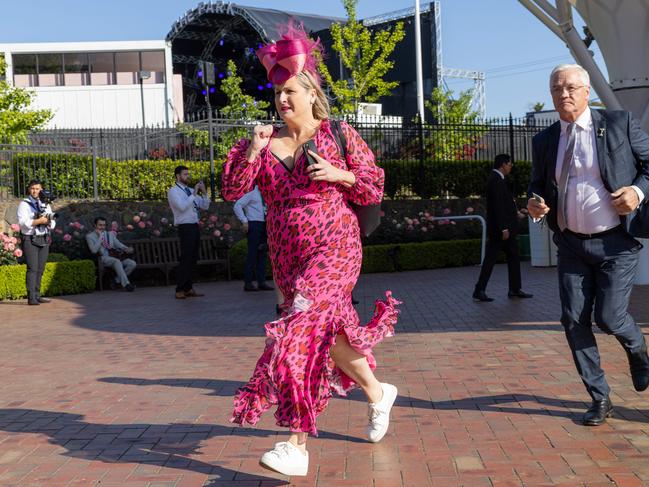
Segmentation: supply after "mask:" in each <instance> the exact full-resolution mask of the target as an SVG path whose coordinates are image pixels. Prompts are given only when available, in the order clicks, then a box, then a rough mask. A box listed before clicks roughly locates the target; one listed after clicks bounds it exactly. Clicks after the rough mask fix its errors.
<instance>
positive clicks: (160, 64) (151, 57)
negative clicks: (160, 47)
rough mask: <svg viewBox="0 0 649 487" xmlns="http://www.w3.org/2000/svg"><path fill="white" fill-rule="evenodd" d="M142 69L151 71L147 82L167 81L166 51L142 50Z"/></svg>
mask: <svg viewBox="0 0 649 487" xmlns="http://www.w3.org/2000/svg"><path fill="white" fill-rule="evenodd" d="M141 55H142V69H143V70H145V71H150V72H151V77H150V78H149V79H148V80H144V82H145V83H164V82H165V53H164V51H142V53H141Z"/></svg>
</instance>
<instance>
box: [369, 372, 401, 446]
mask: <svg viewBox="0 0 649 487" xmlns="http://www.w3.org/2000/svg"><path fill="white" fill-rule="evenodd" d="M381 389H383V397H382V398H381V400H380V401H379V402H377V403H369V404H368V413H369V420H370V422H369V424H368V425H367V439H368V440H369V441H371V442H372V443H378V442H379V441H381V439H382V438H383V437H384V436H385V434H386V433H387V432H388V426H389V425H390V410H391V409H392V405H393V404H394V401H395V399H396V398H397V388H396V387H394V386H393V385H392V384H385V383H381Z"/></svg>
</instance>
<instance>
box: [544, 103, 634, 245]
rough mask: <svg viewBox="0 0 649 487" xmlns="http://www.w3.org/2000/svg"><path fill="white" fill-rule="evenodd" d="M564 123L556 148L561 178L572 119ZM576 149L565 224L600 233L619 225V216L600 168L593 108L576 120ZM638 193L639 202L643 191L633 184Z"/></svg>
mask: <svg viewBox="0 0 649 487" xmlns="http://www.w3.org/2000/svg"><path fill="white" fill-rule="evenodd" d="M560 123H561V135H560V137H559V146H558V148H557V167H556V171H555V178H556V180H557V181H559V179H560V177H561V168H562V166H563V158H564V155H565V152H566V144H567V141H568V133H567V130H568V126H569V125H570V122H566V121H564V120H561V121H560ZM575 137H576V139H575V150H574V153H573V160H572V161H573V162H572V165H571V166H570V172H569V173H568V185H567V189H566V198H565V205H566V225H567V227H568V229H569V230H572V231H573V232H577V233H585V234H591V233H599V232H604V231H606V230H609V229H611V228H614V227H616V226H618V225H619V224H620V217H619V215H618V214H617V212H616V211H615V209H614V208H613V203H612V202H613V198H612V197H611V194H610V193H609V192H608V190H607V189H606V187H605V186H604V181H602V175H601V173H600V171H599V160H598V158H597V141H596V138H595V129H594V127H593V118H592V115H591V112H590V108H586V110H585V111H584V113H582V114H581V115H580V116H579V118H577V120H576V121H575ZM631 187H632V188H633V189H635V191H636V192H637V193H638V198H640V201H642V200H643V199H644V194H643V192H642V191H641V190H640V188H638V187H637V186H631Z"/></svg>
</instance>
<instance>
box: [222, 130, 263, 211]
mask: <svg viewBox="0 0 649 487" xmlns="http://www.w3.org/2000/svg"><path fill="white" fill-rule="evenodd" d="M249 145H250V141H249V140H248V139H241V140H240V141H239V142H237V144H236V145H235V146H234V147H232V149H231V150H230V152H229V154H228V157H227V159H226V161H225V163H224V164H223V176H222V182H223V185H222V188H221V195H222V196H223V199H224V200H226V201H235V200H238V199H239V198H241V197H242V196H243V195H245V194H246V193H248V192H250V191H251V190H252V189H253V188H254V186H255V178H256V177H257V173H258V172H259V168H260V167H261V155H259V156H258V157H257V158H256V159H255V160H254V161H252V162H248V158H247V157H246V153H247V152H248V146H249Z"/></svg>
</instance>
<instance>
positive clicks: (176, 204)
mask: <svg viewBox="0 0 649 487" xmlns="http://www.w3.org/2000/svg"><path fill="white" fill-rule="evenodd" d="M174 175H175V176H176V184H174V185H173V186H172V187H171V188H170V189H169V191H168V193H167V199H168V200H169V206H170V207H171V211H172V212H173V215H174V225H175V226H176V228H178V237H179V238H180V263H179V264H178V267H176V299H185V298H193V297H199V296H203V294H199V293H197V292H196V291H195V290H194V287H193V276H194V267H195V266H196V261H197V260H198V251H199V248H200V244H201V233H200V228H199V226H198V220H199V217H200V210H201V209H203V210H207V209H208V208H209V207H210V200H209V198H208V197H207V190H206V189H205V184H204V183H203V182H202V181H200V182H198V183H196V185H195V186H194V188H193V189H192V188H189V187H188V186H187V184H188V183H189V168H187V167H186V166H178V167H176V169H175V170H174Z"/></svg>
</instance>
